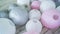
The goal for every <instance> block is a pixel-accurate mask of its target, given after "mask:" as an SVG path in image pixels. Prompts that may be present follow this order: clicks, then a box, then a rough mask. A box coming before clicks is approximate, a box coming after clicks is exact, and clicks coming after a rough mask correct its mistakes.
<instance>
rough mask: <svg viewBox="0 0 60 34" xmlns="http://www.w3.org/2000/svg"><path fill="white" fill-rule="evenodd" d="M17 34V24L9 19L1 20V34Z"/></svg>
mask: <svg viewBox="0 0 60 34" xmlns="http://www.w3.org/2000/svg"><path fill="white" fill-rule="evenodd" d="M15 33H16V27H15V24H14V23H13V22H12V21H11V20H9V19H7V18H0V34H15Z"/></svg>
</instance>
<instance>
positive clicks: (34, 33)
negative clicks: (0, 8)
mask: <svg viewBox="0 0 60 34" xmlns="http://www.w3.org/2000/svg"><path fill="white" fill-rule="evenodd" d="M56 6H57V5H56V3H55V2H54V1H53V0H17V4H12V5H10V6H9V8H8V11H9V12H8V13H9V14H8V13H5V12H0V14H1V15H0V17H1V18H0V33H1V34H15V33H16V27H15V25H16V26H22V25H25V28H26V31H27V32H24V33H23V34H40V32H41V31H42V28H43V26H44V27H46V28H47V29H56V28H58V27H59V26H60V6H57V8H56ZM26 8H27V9H26ZM2 13H3V14H2ZM11 20H12V21H11Z"/></svg>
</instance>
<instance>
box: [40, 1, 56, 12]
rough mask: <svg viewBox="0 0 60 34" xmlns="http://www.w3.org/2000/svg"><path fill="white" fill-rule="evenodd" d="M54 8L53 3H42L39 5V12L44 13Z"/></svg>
mask: <svg viewBox="0 0 60 34" xmlns="http://www.w3.org/2000/svg"><path fill="white" fill-rule="evenodd" d="M55 7H56V5H55V3H54V2H53V1H43V2H42V3H41V5H40V10H41V12H42V13H43V12H44V11H46V10H48V9H51V8H52V9H54V8H55Z"/></svg>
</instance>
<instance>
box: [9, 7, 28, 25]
mask: <svg viewBox="0 0 60 34" xmlns="http://www.w3.org/2000/svg"><path fill="white" fill-rule="evenodd" d="M9 17H10V18H11V19H12V21H13V22H14V23H15V24H16V25H18V26H19V25H24V24H25V23H26V22H27V20H28V11H27V10H25V9H24V8H21V7H20V8H14V9H13V10H11V11H10V13H9Z"/></svg>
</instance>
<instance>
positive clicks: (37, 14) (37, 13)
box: [29, 9, 41, 19]
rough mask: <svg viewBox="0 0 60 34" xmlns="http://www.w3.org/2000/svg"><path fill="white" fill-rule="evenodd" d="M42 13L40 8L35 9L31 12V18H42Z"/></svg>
mask: <svg viewBox="0 0 60 34" xmlns="http://www.w3.org/2000/svg"><path fill="white" fill-rule="evenodd" d="M40 17H41V13H40V11H39V10H36V9H33V10H31V11H30V12H29V19H40Z"/></svg>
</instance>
